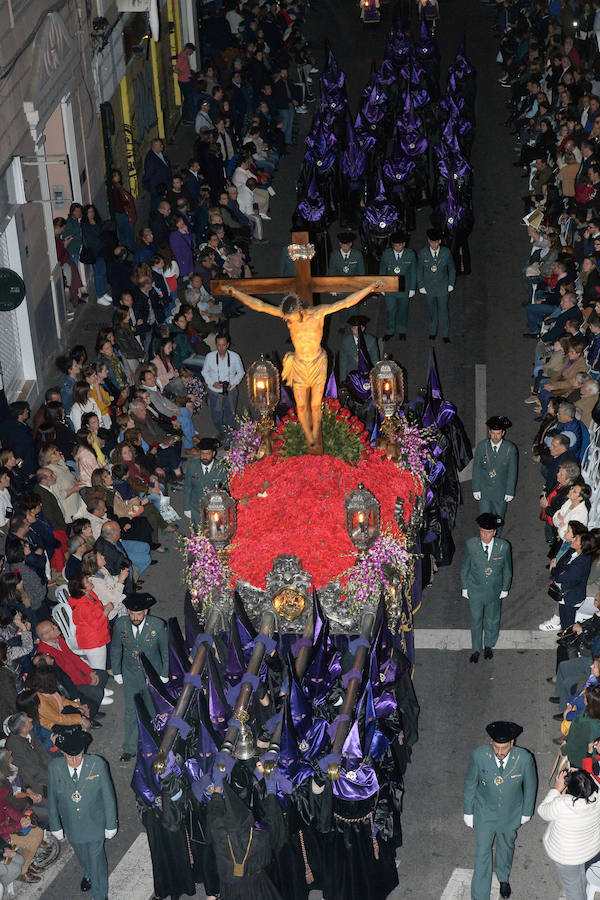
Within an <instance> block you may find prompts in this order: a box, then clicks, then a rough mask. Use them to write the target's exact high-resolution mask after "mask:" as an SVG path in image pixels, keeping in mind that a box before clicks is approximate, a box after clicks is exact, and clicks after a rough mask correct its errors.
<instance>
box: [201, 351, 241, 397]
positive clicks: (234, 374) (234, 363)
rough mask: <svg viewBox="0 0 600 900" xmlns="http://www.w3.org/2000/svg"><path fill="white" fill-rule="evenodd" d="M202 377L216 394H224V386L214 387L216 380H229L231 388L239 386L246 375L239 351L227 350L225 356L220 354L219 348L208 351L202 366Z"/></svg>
mask: <svg viewBox="0 0 600 900" xmlns="http://www.w3.org/2000/svg"><path fill="white" fill-rule="evenodd" d="M202 377H203V378H204V380H205V382H206V385H207V387H208V389H209V391H213V393H216V394H222V393H223V388H220V387H219V388H216V387H214V383H215V381H221V382H223V381H228V382H229V390H232V389H233V388H235V387H237V386H238V384H239V383H240V381H241V380H242V378H243V377H244V366H243V364H242V360H241V357H240V355H239V353H235V351H233V350H227V352H226V353H225V356H223V357H222V356H219V351H218V350H212V351H211V352H210V353H207V355H206V359H205V360H204V365H203V366H202Z"/></svg>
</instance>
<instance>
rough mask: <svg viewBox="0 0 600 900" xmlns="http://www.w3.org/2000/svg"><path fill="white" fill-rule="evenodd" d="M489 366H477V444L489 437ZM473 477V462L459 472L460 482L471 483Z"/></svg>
mask: <svg viewBox="0 0 600 900" xmlns="http://www.w3.org/2000/svg"><path fill="white" fill-rule="evenodd" d="M487 417H488V416H487V366H485V365H477V366H475V444H478V443H479V441H482V440H483V439H484V438H486V437H487V427H486V424H485V421H486V419H487ZM472 477H473V460H471V462H470V463H469V465H468V466H465V468H464V469H463V470H462V472H459V474H458V480H459V481H461V482H463V481H470V480H471V479H472Z"/></svg>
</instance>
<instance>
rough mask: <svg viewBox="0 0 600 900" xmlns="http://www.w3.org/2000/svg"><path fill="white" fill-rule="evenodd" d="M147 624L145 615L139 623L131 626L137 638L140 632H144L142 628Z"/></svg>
mask: <svg viewBox="0 0 600 900" xmlns="http://www.w3.org/2000/svg"><path fill="white" fill-rule="evenodd" d="M145 624H146V618H145V617H144V619H143V620H142V621H141V622H140V624H139V625H132V626H131V630H132V631H133V636H134V637H135V638H136V637H139V636H140V634H141V633H142V629H143V628H144V625H145Z"/></svg>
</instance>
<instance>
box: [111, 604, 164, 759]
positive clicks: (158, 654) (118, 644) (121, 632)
mask: <svg viewBox="0 0 600 900" xmlns="http://www.w3.org/2000/svg"><path fill="white" fill-rule="evenodd" d="M133 629H134V625H132V623H131V619H130V618H129V616H119V618H118V619H117V620H116V621H115V625H114V628H113V634H112V644H111V648H110V658H111V663H112V669H113V675H122V676H123V688H124V691H125V739H124V741H123V752H124V753H134V754H135V753H136V752H137V742H138V728H137V717H136V712H135V702H134V699H135V695H136V694H141V695H142V698H143V700H144V703H145V705H146V709H147V710H148V712H149V714H150V715H151V716H154V715H156V710H155V709H154V706H153V704H152V700H151V699H150V694H149V693H148V688H147V687H146V679H145V678H144V670H143V669H142V666H141V663H140V659H139V657H140V654H141V653H143V654H144V655H145V657H146V658H147V659H148V661H149V662H150V663H151V664H152V665H153V666H154V668H155V669H156V671H157V673H158V675H160V676H161V678H167V677H168V675H169V641H168V636H167V626H166V624H165V622H164V621H163V620H162V619H159V618H158V617H157V616H146V618H145V619H144V621H143V623H142V627H141V630H140V629H139V628H138V629H137V632H138V633H137V635H134V632H133Z"/></svg>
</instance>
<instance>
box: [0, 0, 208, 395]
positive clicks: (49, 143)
mask: <svg viewBox="0 0 600 900" xmlns="http://www.w3.org/2000/svg"><path fill="white" fill-rule="evenodd" d="M145 3H146V4H147V0H117V2H115V0H110V2H108V0H65V2H64V3H63V4H62V5H61V4H60V3H57V2H56V0H54V2H52V0H4V2H0V268H8V269H12V270H14V271H15V272H17V273H18V274H19V275H21V277H22V278H23V280H24V282H25V287H26V297H25V300H24V301H23V303H21V305H20V306H18V307H17V308H16V309H14V310H8V311H4V310H3V309H2V302H1V300H2V298H0V365H1V367H2V368H1V375H2V381H3V385H4V389H5V392H6V395H7V399H8V400H9V401H11V400H14V399H17V398H22V399H28V400H29V401H30V402H31V403H32V404H33V403H35V402H36V401H37V399H38V396H39V394H40V392H41V391H42V390H43V388H44V385H45V379H46V377H47V373H48V372H50V371H51V370H52V367H53V361H54V359H55V358H56V356H57V355H58V354H59V353H60V351H61V350H62V349H64V347H65V346H66V344H67V340H69V342H70V343H75V342H77V341H78V337H77V322H78V319H77V318H76V319H75V322H74V324H73V325H72V326H71V327H70V333H69V335H67V319H66V309H67V308H66V300H65V291H64V287H63V277H62V271H61V268H60V266H59V265H58V262H57V256H56V247H55V239H54V229H53V225H52V220H53V218H54V217H56V216H64V217H65V218H66V216H67V215H68V211H69V206H70V204H71V203H72V202H73V201H76V202H79V203H82V204H86V203H94V204H95V205H96V206H97V207H98V209H99V210H100V213H101V215H102V216H103V217H106V216H108V215H109V212H110V210H109V205H108V197H107V178H108V179H109V178H110V168H111V167H113V166H114V167H117V168H120V169H121V171H122V173H123V180H124V183H125V186H129V188H130V190H131V191H132V193H133V194H134V196H138V194H139V191H140V189H141V173H142V167H143V158H144V156H145V153H146V152H147V150H148V147H149V144H150V140H151V139H152V138H154V137H156V136H161V137H164V138H166V139H167V140H169V139H170V138H171V137H172V135H173V133H174V131H175V129H176V127H177V124H178V122H179V118H180V106H181V97H180V96H179V89H178V86H177V81H176V77H175V75H174V70H173V67H174V57H176V55H177V53H178V52H179V50H180V49H181V47H182V46H183V44H184V43H185V42H186V41H188V40H192V41H194V38H195V30H196V27H197V26H196V19H195V15H194V9H193V7H192V0H164V2H163V3H161V4H160V8H159V15H160V26H161V27H160V37H159V40H158V42H154V41H153V40H152V39H151V38H150V36H149V28H148V15H147V14H146V13H143V12H142V13H140V12H131V11H130V10H131V9H137V8H140V7H141V6H143V5H144V4H145ZM119 7H121V8H119ZM126 10H129V11H126ZM80 268H81V274H82V277H83V278H84V281H86V280H87V281H88V282H89V281H90V280H91V282H92V285H93V279H91V278H90V276H91V272H90V271H89V269H88V271H87V272H86V271H85V268H84V267H80ZM86 276H87V278H86Z"/></svg>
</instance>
